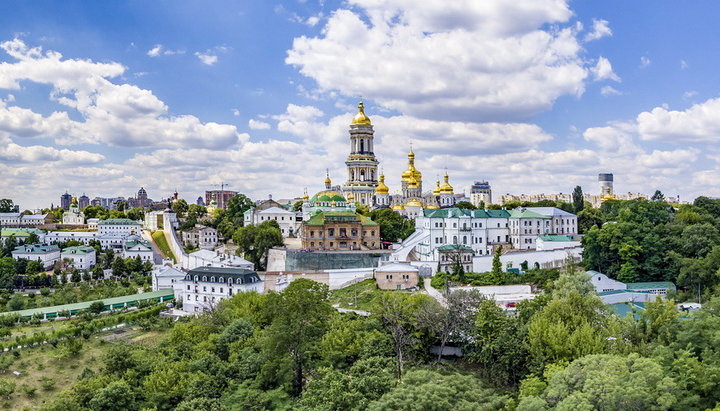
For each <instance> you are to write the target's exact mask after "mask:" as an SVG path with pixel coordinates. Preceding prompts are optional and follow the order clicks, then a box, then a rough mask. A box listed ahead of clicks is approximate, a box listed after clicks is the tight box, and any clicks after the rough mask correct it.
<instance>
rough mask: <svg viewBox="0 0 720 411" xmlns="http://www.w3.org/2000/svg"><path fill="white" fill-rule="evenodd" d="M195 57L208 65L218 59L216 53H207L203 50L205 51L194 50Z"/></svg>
mask: <svg viewBox="0 0 720 411" xmlns="http://www.w3.org/2000/svg"><path fill="white" fill-rule="evenodd" d="M195 57H197V58H198V59H200V61H201V62H202V63H203V64H205V65H208V66H212V65H213V64H215V63H217V61H218V57H217V55H214V54H208V53H207V52H205V53H200V52H199V51H196V52H195Z"/></svg>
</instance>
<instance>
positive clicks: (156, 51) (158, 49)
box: [147, 44, 185, 57]
mask: <svg viewBox="0 0 720 411" xmlns="http://www.w3.org/2000/svg"><path fill="white" fill-rule="evenodd" d="M174 54H185V50H169V49H166V48H165V46H163V45H162V44H156V45H155V47H153V48H151V49H150V50H148V52H147V55H148V56H150V57H159V56H161V55H163V56H172V55H174Z"/></svg>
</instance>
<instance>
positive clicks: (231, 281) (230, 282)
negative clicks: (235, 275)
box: [228, 277, 233, 285]
mask: <svg viewBox="0 0 720 411" xmlns="http://www.w3.org/2000/svg"><path fill="white" fill-rule="evenodd" d="M232 283H233V279H232V277H231V278H228V284H230V285H232Z"/></svg>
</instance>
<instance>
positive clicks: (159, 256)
mask: <svg viewBox="0 0 720 411" xmlns="http://www.w3.org/2000/svg"><path fill="white" fill-rule="evenodd" d="M142 238H143V239H144V240H145V241H147V242H148V243H150V246H151V247H152V249H153V263H155V264H156V265H158V264H162V262H163V253H162V251H160V248H159V247H158V246H157V244H155V241H153V239H152V235H151V234H150V231H149V230H143V231H142Z"/></svg>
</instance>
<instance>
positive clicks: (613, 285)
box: [587, 270, 676, 295]
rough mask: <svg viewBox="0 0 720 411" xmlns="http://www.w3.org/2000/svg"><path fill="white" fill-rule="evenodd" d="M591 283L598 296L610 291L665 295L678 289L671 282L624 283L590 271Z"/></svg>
mask: <svg viewBox="0 0 720 411" xmlns="http://www.w3.org/2000/svg"><path fill="white" fill-rule="evenodd" d="M587 274H588V275H589V276H590V282H591V283H592V285H593V286H595V291H597V293H598V294H600V293H602V292H608V291H618V290H627V291H632V292H647V293H651V294H656V295H665V294H667V293H668V291H674V290H675V289H676V287H675V284H673V283H672V282H670V281H653V282H644V283H623V282H622V281H618V280H613V279H612V278H610V277H608V276H607V275H605V274H603V273H600V272H597V271H592V270H591V271H588V272H587Z"/></svg>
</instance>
